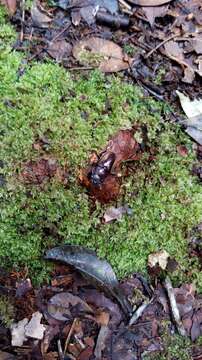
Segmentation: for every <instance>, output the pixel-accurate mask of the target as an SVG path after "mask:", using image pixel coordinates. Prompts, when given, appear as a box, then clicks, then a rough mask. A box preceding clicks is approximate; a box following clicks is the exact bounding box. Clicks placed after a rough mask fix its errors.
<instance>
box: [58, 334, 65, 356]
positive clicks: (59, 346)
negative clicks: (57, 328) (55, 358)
mask: <svg viewBox="0 0 202 360" xmlns="http://www.w3.org/2000/svg"><path fill="white" fill-rule="evenodd" d="M57 346H58V355H59V359H60V360H64V353H63V352H62V346H61V341H60V339H58V341H57Z"/></svg>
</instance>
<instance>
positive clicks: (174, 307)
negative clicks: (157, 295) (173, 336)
mask: <svg viewBox="0 0 202 360" xmlns="http://www.w3.org/2000/svg"><path fill="white" fill-rule="evenodd" d="M164 286H165V288H166V290H167V294H168V298H169V301H170V307H171V311H172V316H173V319H174V321H175V324H176V327H177V330H178V332H179V334H180V335H182V336H186V335H187V334H186V330H185V328H184V325H183V323H182V320H181V318H180V313H179V309H178V307H177V302H176V299H175V294H174V290H173V287H172V284H171V281H170V278H169V277H168V276H167V277H166V279H165V282H164Z"/></svg>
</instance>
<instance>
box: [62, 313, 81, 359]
mask: <svg viewBox="0 0 202 360" xmlns="http://www.w3.org/2000/svg"><path fill="white" fill-rule="evenodd" d="M77 320H78V319H77V318H75V319H74V321H73V323H72V326H71V328H70V330H69V334H68V335H67V338H66V341H65V347H64V354H66V351H67V347H68V345H69V342H70V339H71V336H72V333H73V331H74V328H75V325H76V322H77Z"/></svg>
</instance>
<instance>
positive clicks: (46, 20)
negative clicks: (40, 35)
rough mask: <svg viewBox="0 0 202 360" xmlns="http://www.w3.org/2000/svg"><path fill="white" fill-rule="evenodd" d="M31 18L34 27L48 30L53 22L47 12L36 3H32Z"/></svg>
mask: <svg viewBox="0 0 202 360" xmlns="http://www.w3.org/2000/svg"><path fill="white" fill-rule="evenodd" d="M31 18H32V21H33V24H34V25H35V26H38V27H40V28H44V29H46V28H48V27H49V26H50V23H51V22H52V20H53V19H52V17H51V16H50V15H49V14H48V12H47V11H46V10H45V9H44V8H43V7H42V6H41V5H40V3H38V2H37V1H34V2H33V5H32V8H31Z"/></svg>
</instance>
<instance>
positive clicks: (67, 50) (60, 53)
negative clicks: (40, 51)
mask: <svg viewBox="0 0 202 360" xmlns="http://www.w3.org/2000/svg"><path fill="white" fill-rule="evenodd" d="M71 51H72V46H71V45H70V44H69V43H68V42H67V41H66V40H64V39H62V40H57V41H53V42H51V43H50V44H49V46H48V49H47V53H48V54H49V55H50V56H51V57H52V58H53V59H56V61H57V62H60V61H62V60H65V59H67V58H68V57H69V56H70V54H71Z"/></svg>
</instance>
